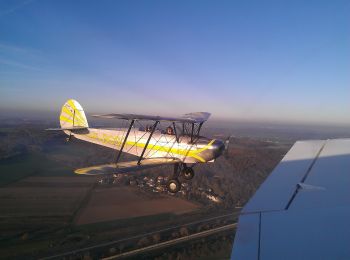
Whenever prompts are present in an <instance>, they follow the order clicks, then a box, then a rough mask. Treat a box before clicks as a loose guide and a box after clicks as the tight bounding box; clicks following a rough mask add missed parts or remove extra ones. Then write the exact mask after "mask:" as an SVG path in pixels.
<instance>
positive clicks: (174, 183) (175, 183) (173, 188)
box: [166, 179, 181, 193]
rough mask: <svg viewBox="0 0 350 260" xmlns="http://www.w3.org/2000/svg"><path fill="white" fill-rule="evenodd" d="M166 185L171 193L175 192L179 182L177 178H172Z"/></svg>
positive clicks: (178, 188) (179, 186)
mask: <svg viewBox="0 0 350 260" xmlns="http://www.w3.org/2000/svg"><path fill="white" fill-rule="evenodd" d="M166 187H167V189H168V191H170V192H171V193H177V192H178V191H179V190H180V188H181V184H180V182H179V181H178V180H176V179H172V180H170V181H169V182H168V183H167V185H166Z"/></svg>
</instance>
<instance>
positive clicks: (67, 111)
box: [60, 99, 89, 128]
mask: <svg viewBox="0 0 350 260" xmlns="http://www.w3.org/2000/svg"><path fill="white" fill-rule="evenodd" d="M60 125H61V128H71V127H86V128H88V127H89V124H88V121H87V119H86V116H85V113H84V110H83V108H82V106H81V105H80V104H79V103H78V101H76V100H74V99H69V100H67V102H66V103H64V105H63V106H62V109H61V114H60Z"/></svg>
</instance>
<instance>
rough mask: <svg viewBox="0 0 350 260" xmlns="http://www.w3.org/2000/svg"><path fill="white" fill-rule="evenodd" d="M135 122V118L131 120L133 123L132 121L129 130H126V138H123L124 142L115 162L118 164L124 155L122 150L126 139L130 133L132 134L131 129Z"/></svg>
mask: <svg viewBox="0 0 350 260" xmlns="http://www.w3.org/2000/svg"><path fill="white" fill-rule="evenodd" d="M134 122H135V120H134V119H133V120H131V123H130V125H129V128H128V131H127V132H126V135H125V138H124V140H123V144H122V146H121V147H120V150H119V153H118V156H117V159H116V162H115V164H116V165H117V164H118V162H119V158H120V156H121V155H122V152H123V149H124V146H125V143H126V140H127V139H128V136H129V134H130V130H131V128H132V126H133V125H134Z"/></svg>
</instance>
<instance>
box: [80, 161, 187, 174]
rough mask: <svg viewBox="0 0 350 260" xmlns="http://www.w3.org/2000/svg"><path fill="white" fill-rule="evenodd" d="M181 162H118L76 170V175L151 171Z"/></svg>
mask: <svg viewBox="0 0 350 260" xmlns="http://www.w3.org/2000/svg"><path fill="white" fill-rule="evenodd" d="M179 162H180V161H179V160H178V159H177V158H146V159H143V160H142V161H141V163H140V164H138V161H129V162H118V164H115V163H111V164H102V165H96V166H90V167H86V168H80V169H76V170H75V171H74V172H75V173H76V174H83V175H105V174H114V173H128V172H133V171H138V170H144V169H149V168H153V167H157V166H161V165H167V164H175V163H179Z"/></svg>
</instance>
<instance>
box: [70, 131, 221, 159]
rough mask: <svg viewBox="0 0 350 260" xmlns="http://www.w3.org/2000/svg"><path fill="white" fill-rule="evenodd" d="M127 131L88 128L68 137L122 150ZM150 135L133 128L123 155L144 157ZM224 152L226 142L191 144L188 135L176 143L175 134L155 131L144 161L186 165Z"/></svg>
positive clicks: (179, 138)
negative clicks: (164, 160)
mask: <svg viewBox="0 0 350 260" xmlns="http://www.w3.org/2000/svg"><path fill="white" fill-rule="evenodd" d="M125 132H126V129H97V128H88V129H82V130H75V131H74V132H72V133H69V132H68V131H67V134H71V135H72V136H74V137H76V138H77V139H80V140H83V141H87V142H90V143H94V144H98V145H102V146H105V147H109V148H111V149H115V150H120V149H121V146H122V144H123V141H124V138H125ZM150 134H151V133H150V132H146V131H140V130H139V129H136V128H132V129H131V130H130V133H129V136H128V138H127V140H126V142H125V145H124V148H123V152H126V153H129V154H132V155H135V156H137V157H139V156H141V153H142V151H143V150H144V148H145V147H146V143H147V140H148V138H149V136H150ZM223 149H224V145H223V143H222V142H221V141H218V140H215V139H213V140H211V139H208V138H206V137H197V138H196V140H195V141H192V142H191V138H190V137H189V136H184V135H183V136H179V137H178V141H177V140H176V136H175V135H168V134H163V133H161V131H159V130H155V131H154V133H153V135H152V138H151V139H150V141H149V143H148V145H147V148H146V150H145V152H144V155H143V158H144V159H147V158H177V159H179V160H180V161H182V162H183V163H206V162H210V161H213V160H214V159H215V158H217V157H218V156H219V155H220V154H221V153H222V151H223Z"/></svg>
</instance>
